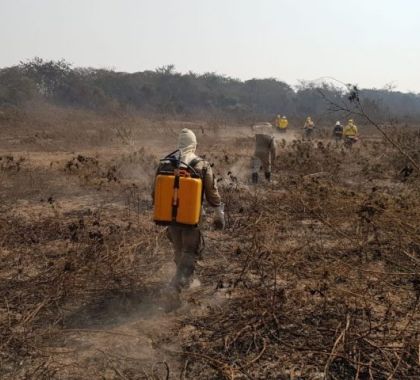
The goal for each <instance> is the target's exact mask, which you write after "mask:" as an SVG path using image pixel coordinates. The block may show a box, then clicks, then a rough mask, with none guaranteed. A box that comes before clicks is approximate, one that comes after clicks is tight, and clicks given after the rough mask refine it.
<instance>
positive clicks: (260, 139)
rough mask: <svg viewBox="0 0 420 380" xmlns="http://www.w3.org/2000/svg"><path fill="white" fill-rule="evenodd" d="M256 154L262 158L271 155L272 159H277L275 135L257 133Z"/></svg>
mask: <svg viewBox="0 0 420 380" xmlns="http://www.w3.org/2000/svg"><path fill="white" fill-rule="evenodd" d="M255 156H256V157H259V158H262V159H264V158H265V157H267V156H271V160H275V159H276V143H275V141H274V137H273V136H270V135H266V134H256V135H255Z"/></svg>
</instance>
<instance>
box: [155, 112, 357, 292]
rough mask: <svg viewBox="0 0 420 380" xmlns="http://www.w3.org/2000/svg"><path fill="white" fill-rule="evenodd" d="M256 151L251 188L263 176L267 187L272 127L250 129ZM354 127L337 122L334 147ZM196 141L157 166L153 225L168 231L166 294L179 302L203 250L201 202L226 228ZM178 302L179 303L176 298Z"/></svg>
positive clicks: (186, 141)
mask: <svg viewBox="0 0 420 380" xmlns="http://www.w3.org/2000/svg"><path fill="white" fill-rule="evenodd" d="M288 124H289V123H288V120H287V118H286V117H285V116H282V117H280V115H278V117H277V118H276V123H275V128H278V130H279V131H281V132H284V131H286V129H287V127H288ZM303 128H304V131H305V135H306V136H307V137H308V138H310V136H311V134H312V131H313V130H314V128H315V123H314V122H313V121H312V119H311V117H309V116H308V117H307V119H306V121H305V124H304V127H303ZM253 131H254V135H255V151H254V155H253V157H252V161H251V163H252V164H251V168H252V177H251V178H252V183H253V184H257V183H258V182H259V177H258V175H259V172H260V171H261V170H262V171H263V173H264V177H265V180H266V181H268V182H270V181H271V163H272V162H274V160H275V158H276V143H275V137H274V133H273V126H272V125H271V124H270V123H262V124H259V125H255V126H254V127H253ZM357 136H358V129H357V126H356V125H355V124H354V121H353V120H352V119H350V120H349V121H348V123H347V125H346V126H344V127H343V126H342V125H341V123H340V122H339V121H337V122H336V124H335V126H334V129H333V137H334V138H335V139H336V141H337V142H338V141H339V140H341V139H343V138H345V139H350V140H353V139H354V140H356V139H357ZM196 148H197V139H196V136H195V134H194V132H193V131H191V130H189V129H183V130H182V131H181V133H180V135H179V137H178V146H177V150H176V151H175V152H173V153H171V154H170V155H168V156H166V157H165V158H163V159H162V160H161V163H160V165H159V167H158V170H157V174H156V177H155V181H154V184H153V191H152V197H153V202H154V220H155V222H156V223H157V224H160V225H165V226H167V236H168V238H169V240H170V241H171V242H172V245H173V248H174V259H175V264H176V272H175V275H174V277H173V278H172V281H171V282H170V285H169V288H168V290H169V291H170V292H171V293H172V295H175V296H176V297H177V298H178V297H179V293H180V291H181V290H182V289H183V288H185V287H186V286H188V285H189V284H190V282H191V280H192V276H193V273H194V270H195V265H196V261H197V259H198V258H199V256H200V253H201V251H202V249H203V242H204V241H203V235H202V233H201V231H200V225H201V218H202V215H203V214H204V212H203V208H202V202H203V200H204V199H205V200H206V201H207V204H208V205H209V206H211V207H213V208H214V212H213V214H214V219H213V223H214V226H215V228H216V229H223V228H224V227H225V215H224V205H223V203H222V199H221V196H220V194H219V191H218V188H217V181H216V179H215V176H214V175H213V169H212V165H210V164H209V163H208V162H207V161H205V160H204V159H202V158H200V157H199V156H197V155H196V153H195V152H196ZM178 299H179V298H178Z"/></svg>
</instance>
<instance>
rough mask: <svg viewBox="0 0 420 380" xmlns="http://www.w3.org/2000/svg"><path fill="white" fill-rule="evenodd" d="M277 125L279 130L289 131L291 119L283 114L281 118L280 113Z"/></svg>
mask: <svg viewBox="0 0 420 380" xmlns="http://www.w3.org/2000/svg"><path fill="white" fill-rule="evenodd" d="M276 125H277V129H278V131H279V132H282V133H284V132H286V131H287V127H288V125H289V121H288V120H287V117H286V116H284V115H283V116H282V117H281V118H280V115H278V116H277V124H276Z"/></svg>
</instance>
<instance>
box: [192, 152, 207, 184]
mask: <svg viewBox="0 0 420 380" xmlns="http://www.w3.org/2000/svg"><path fill="white" fill-rule="evenodd" d="M201 161H204V160H203V159H202V158H201V157H196V158H194V159H193V160H192V161H191V162H190V163H189V166H191V167H192V168H193V169H194V168H195V166H196V165H197V164H198V163H199V162H201ZM204 176H205V169H203V174H202V175H201V176H200V177H201V179H202V180H203V179H204Z"/></svg>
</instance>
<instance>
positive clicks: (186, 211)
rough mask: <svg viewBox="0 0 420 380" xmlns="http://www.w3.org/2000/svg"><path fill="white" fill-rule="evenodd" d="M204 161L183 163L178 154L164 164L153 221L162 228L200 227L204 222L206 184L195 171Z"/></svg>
mask: <svg viewBox="0 0 420 380" xmlns="http://www.w3.org/2000/svg"><path fill="white" fill-rule="evenodd" d="M199 161H201V158H197V159H195V160H193V161H192V162H190V163H189V164H187V163H185V162H182V161H181V159H180V152H179V151H175V152H173V153H171V154H169V155H168V156H166V157H165V158H163V159H162V160H160V162H161V164H160V165H159V169H158V172H157V173H156V178H155V190H154V197H153V199H154V213H153V220H154V221H155V223H156V224H159V225H169V224H179V225H186V226H196V225H197V224H198V222H199V221H200V214H201V204H202V199H203V181H202V178H201V176H200V175H199V174H198V173H197V171H196V170H195V169H194V166H195V165H196V164H197V163H198V162H199Z"/></svg>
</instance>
